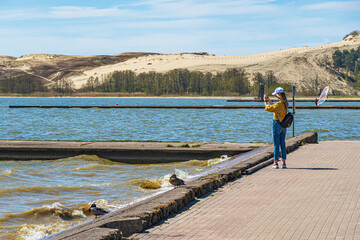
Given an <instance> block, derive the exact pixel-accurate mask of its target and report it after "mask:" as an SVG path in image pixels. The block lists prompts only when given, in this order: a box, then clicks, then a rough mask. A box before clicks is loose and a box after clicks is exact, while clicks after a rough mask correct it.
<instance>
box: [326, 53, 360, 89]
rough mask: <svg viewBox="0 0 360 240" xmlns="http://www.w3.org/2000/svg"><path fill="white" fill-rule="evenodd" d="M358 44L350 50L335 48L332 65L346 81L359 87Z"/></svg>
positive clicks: (359, 56)
mask: <svg viewBox="0 0 360 240" xmlns="http://www.w3.org/2000/svg"><path fill="white" fill-rule="evenodd" d="M359 59H360V46H359V47H358V48H357V49H351V50H347V49H345V50H343V51H340V50H336V51H335V52H334V53H333V55H332V60H333V66H334V68H336V69H338V71H339V72H341V74H342V76H343V78H344V79H345V81H346V82H347V83H351V84H353V85H354V86H355V87H357V88H359V87H360V66H359V61H360V60H359Z"/></svg>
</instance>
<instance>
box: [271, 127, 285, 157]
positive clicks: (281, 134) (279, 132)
mask: <svg viewBox="0 0 360 240" xmlns="http://www.w3.org/2000/svg"><path fill="white" fill-rule="evenodd" d="M285 136H286V128H283V127H282V126H281V125H280V122H279V121H278V120H274V121H273V140H274V160H276V161H279V155H280V154H279V151H280V148H281V158H282V159H283V160H286V145H285Z"/></svg>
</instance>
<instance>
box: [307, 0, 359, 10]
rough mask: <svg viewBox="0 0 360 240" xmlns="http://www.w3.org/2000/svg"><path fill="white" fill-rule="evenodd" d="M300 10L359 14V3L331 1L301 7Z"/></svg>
mask: <svg viewBox="0 0 360 240" xmlns="http://www.w3.org/2000/svg"><path fill="white" fill-rule="evenodd" d="M301 9H302V10H311V11H319V10H320V11H323V10H333V11H356V12H360V1H331V2H322V3H314V4H308V5H304V6H302V7H301Z"/></svg>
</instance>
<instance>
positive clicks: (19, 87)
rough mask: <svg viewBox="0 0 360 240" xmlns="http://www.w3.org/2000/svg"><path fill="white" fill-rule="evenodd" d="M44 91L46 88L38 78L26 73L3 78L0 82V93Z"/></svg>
mask: <svg viewBox="0 0 360 240" xmlns="http://www.w3.org/2000/svg"><path fill="white" fill-rule="evenodd" d="M46 91H48V89H47V88H46V87H44V85H43V83H42V82H41V81H40V80H38V79H37V78H36V77H32V76H28V75H20V76H17V77H13V78H5V79H4V80H2V81H1V82H0V93H21V94H31V93H34V92H46Z"/></svg>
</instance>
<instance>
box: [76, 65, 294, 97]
mask: <svg viewBox="0 0 360 240" xmlns="http://www.w3.org/2000/svg"><path fill="white" fill-rule="evenodd" d="M250 78H251V76H250V74H248V73H247V72H246V71H245V70H244V69H243V68H229V69H227V70H226V71H224V72H221V73H210V72H208V73H203V72H200V71H189V70H187V69H174V70H171V71H169V72H166V73H158V72H148V73H140V74H136V73H135V72H133V71H130V70H126V71H116V72H113V73H111V74H109V75H106V76H101V77H100V79H99V77H90V78H89V79H88V80H87V82H86V84H85V85H84V86H83V87H82V88H81V89H80V91H83V92H126V93H136V92H142V93H145V94H146V95H153V96H160V95H199V96H226V95H246V94H250V93H252V94H257V92H258V89H259V85H260V84H264V85H265V90H267V89H270V88H273V87H274V86H275V84H278V83H277V79H276V77H275V75H274V73H273V72H272V71H268V72H266V73H265V74H262V73H260V72H256V73H254V74H253V79H254V81H255V84H253V86H251V85H250ZM283 85H284V86H286V84H283ZM289 86H290V85H289ZM290 88H291V87H290Z"/></svg>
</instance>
